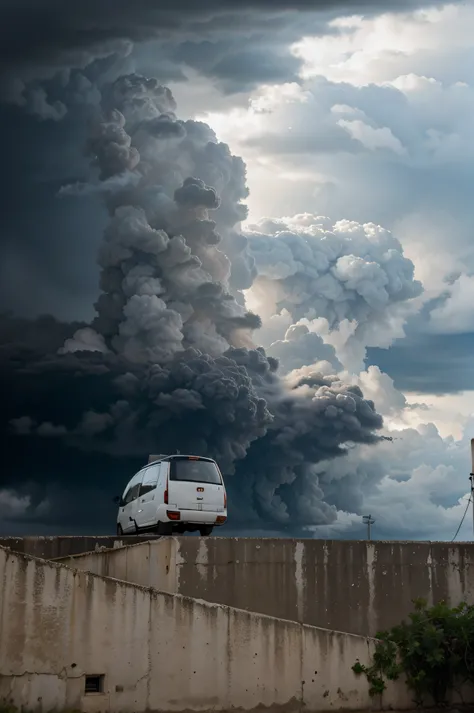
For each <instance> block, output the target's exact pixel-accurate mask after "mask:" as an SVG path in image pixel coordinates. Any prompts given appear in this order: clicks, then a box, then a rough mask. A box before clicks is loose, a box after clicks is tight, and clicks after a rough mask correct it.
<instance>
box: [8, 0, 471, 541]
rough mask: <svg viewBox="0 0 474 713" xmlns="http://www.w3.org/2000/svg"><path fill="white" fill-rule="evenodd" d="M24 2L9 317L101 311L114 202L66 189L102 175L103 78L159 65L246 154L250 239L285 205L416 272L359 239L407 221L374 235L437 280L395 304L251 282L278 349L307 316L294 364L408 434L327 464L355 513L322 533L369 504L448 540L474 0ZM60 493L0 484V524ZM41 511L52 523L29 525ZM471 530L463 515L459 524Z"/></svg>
mask: <svg viewBox="0 0 474 713" xmlns="http://www.w3.org/2000/svg"><path fill="white" fill-rule="evenodd" d="M243 4H244V5H245V6H246V7H245V8H244V7H243ZM8 5H9V3H7V6H8ZM10 5H11V7H10V8H8V7H7V8H5V7H4V8H3V9H2V10H1V11H0V13H4V18H3V20H4V21H3V22H2V30H1V43H2V52H1V54H0V70H1V75H0V96H1V102H2V103H1V105H0V128H1V131H0V140H1V142H2V156H3V158H4V161H5V164H6V166H7V175H8V180H7V182H6V187H5V189H4V191H3V192H2V201H3V206H2V217H3V227H2V243H1V247H0V301H1V304H0V309H1V311H2V312H4V311H10V312H12V313H13V315H15V316H19V317H22V318H27V319H28V320H34V319H35V318H37V317H38V315H41V314H51V315H53V316H54V317H56V318H57V319H59V320H62V321H66V322H72V321H76V320H77V321H86V322H88V321H90V320H91V319H93V317H94V314H95V312H94V306H93V305H94V301H95V300H96V299H97V296H98V289H99V288H98V280H99V268H98V266H97V263H96V255H97V250H98V246H99V244H100V240H101V235H102V232H103V230H104V226H105V224H106V221H107V215H106V213H105V211H104V210H103V207H102V205H101V203H100V200H99V198H98V197H97V195H96V194H94V193H93V192H91V195H88V196H86V197H84V198H82V199H81V200H80V201H78V200H77V196H74V195H62V196H59V197H58V191H59V190H60V189H61V187H64V186H66V185H71V184H76V183H77V182H81V181H87V180H88V172H89V163H88V160H87V158H86V157H85V156H84V152H83V146H84V143H85V141H86V138H87V135H88V131H89V122H90V117H91V115H92V114H93V112H94V111H95V110H96V109H97V107H98V104H99V102H100V98H101V90H102V88H103V87H104V85H105V84H106V83H107V82H110V81H113V80H114V79H116V78H117V77H118V76H120V75H121V74H124V73H130V72H138V73H143V74H146V75H148V76H155V77H157V79H158V80H159V81H160V82H161V83H163V84H166V86H168V87H169V88H170V89H171V91H172V93H173V95H174V98H175V100H176V103H177V109H176V114H177V115H178V117H179V118H180V119H182V120H186V119H196V120H198V121H202V122H205V123H206V124H208V125H209V126H210V127H211V128H212V129H213V130H214V132H215V134H216V136H217V139H218V140H219V141H223V142H225V143H226V144H228V146H229V148H230V150H231V152H232V153H233V154H234V155H236V156H240V157H242V159H243V160H244V162H245V164H246V171H247V173H246V180H247V186H248V189H249V195H248V197H247V198H246V201H245V202H246V203H247V205H248V208H249V214H248V218H247V219H246V220H245V222H244V223H243V225H242V229H243V230H244V232H246V233H247V234H248V235H250V237H251V245H255V246H256V248H255V249H257V248H259V246H260V245H262V244H263V243H262V240H263V238H261V239H260V238H258V236H259V235H260V234H265V236H268V235H270V236H272V235H274V234H275V230H274V229H273V228H269V227H268V226H269V225H270V223H271V221H270V219H271V220H272V221H275V219H279V220H280V223H279V225H280V228H281V227H282V226H283V227H282V229H283V230H284V231H287V232H291V233H292V234H293V235H297V236H298V235H300V236H301V235H304V234H305V231H306V232H307V231H308V230H313V231H314V230H316V228H312V227H311V226H321V225H323V226H324V227H323V228H321V229H324V230H325V231H327V232H331V235H332V234H334V233H336V234H337V235H339V234H341V235H348V234H349V233H351V235H352V234H354V235H356V234H357V236H358V237H357V241H359V242H358V244H360V245H361V246H362V247H360V252H359V253H354V254H356V255H357V256H358V258H360V259H364V260H366V263H370V264H371V265H374V264H375V263H376V262H380V266H379V265H377V267H378V269H379V272H380V269H386V273H387V275H388V278H387V279H388V280H391V279H393V280H401V278H400V275H401V274H402V273H401V272H400V270H402V268H399V271H398V272H397V271H396V268H395V267H389V262H388V261H389V258H388V257H387V255H388V253H387V252H384V257H383V258H380V259H379V257H378V253H377V251H376V249H375V248H374V252H373V254H372V253H371V252H370V251H369V249H368V248H366V247H364V245H365V243H364V242H363V237H361V236H363V235H365V234H368V233H370V234H372V233H373V231H374V230H375V226H373V227H370V226H369V227H365V228H364V227H361V226H366V224H376V226H382V227H383V228H384V229H386V231H389V233H390V234H391V236H393V237H390V238H387V237H384V236H385V232H383V233H380V235H381V237H380V238H378V240H379V241H384V240H385V241H386V245H387V246H389V245H392V243H391V242H390V241H391V240H392V239H393V240H395V241H398V242H394V243H393V246H392V247H391V248H389V247H387V250H388V249H391V250H393V251H395V252H397V258H396V259H397V261H398V260H399V257H398V253H403V255H404V257H405V258H408V260H410V261H411V262H412V263H413V266H414V276H413V277H411V276H408V277H407V278H406V279H407V285H413V284H414V283H413V280H415V281H419V282H420V283H421V285H422V288H421V287H420V289H418V287H416V288H412V287H411V286H410V290H411V292H410V294H408V293H406V294H405V293H404V294H405V297H404V298H403V300H401V298H400V300H399V301H398V302H396V300H395V298H394V300H393V302H392V297H391V293H390V290H388V288H387V290H388V292H389V296H388V297H387V304H386V305H385V304H384V305H383V306H382V307H381V306H380V303H379V302H377V300H379V298H378V297H376V298H375V303H371V302H370V299H368V298H367V295H366V294H365V293H364V299H366V301H367V302H368V304H369V306H370V309H367V310H366V311H364V313H363V314H362V313H358V312H354V313H353V314H352V313H351V314H350V315H349V314H348V315H347V319H345V320H344V319H342V318H341V320H340V321H339V322H338V323H337V324H336V323H335V322H334V321H333V322H331V316H330V315H331V314H332V312H330V311H324V310H322V307H321V302H319V301H316V297H314V296H313V297H312V298H311V299H313V298H314V300H315V301H314V305H313V307H314V309H313V311H312V312H311V313H310V312H308V311H306V312H304V313H303V312H302V311H301V309H302V308H301V309H299V308H300V307H301V305H300V304H299V303H298V309H299V311H298V310H297V309H296V307H295V309H294V311H293V312H291V309H290V312H291V314H288V312H284V313H283V314H280V315H278V316H276V317H272V314H274V313H275V312H277V311H278V309H277V305H278V304H281V303H282V298H281V295H282V294H283V293H284V295H285V299H286V300H287V302H285V304H286V305H288V304H290V303H291V304H292V305H293V304H294V303H293V302H291V300H292V299H293V297H294V291H293V293H291V290H290V288H289V287H288V286H287V284H286V283H285V279H284V277H282V276H281V275H280V274H278V275H277V276H275V275H276V271H277V268H278V264H277V262H274V263H272V264H270V262H268V263H267V262H265V264H263V262H262V263H261V265H260V266H259V270H260V272H259V275H261V276H262V278H261V279H263V278H264V279H265V280H267V281H268V282H267V283H265V285H266V287H268V285H269V284H270V283H271V284H272V285H273V286H275V290H278V291H279V292H278V294H279V298H278V299H280V302H278V299H277V298H275V302H274V303H273V302H272V309H270V306H269V302H266V303H265V304H263V302H262V299H263V298H262V290H261V287H262V285H261V284H260V283H259V281H258V280H257V281H256V282H255V283H254V286H253V287H252V288H251V289H250V290H248V291H247V292H246V293H245V295H246V299H247V302H248V305H249V306H250V307H252V308H253V307H255V308H256V309H257V310H258V311H259V312H260V313H261V315H262V319H263V327H262V330H261V339H260V343H261V344H262V345H263V346H264V347H265V348H267V349H268V350H269V352H271V349H272V348H273V349H276V352H275V355H277V356H279V357H280V358H282V359H283V356H284V354H290V347H287V346H286V345H285V344H284V345H283V346H281V345H278V346H277V347H272V348H271V347H270V345H271V344H273V343H274V342H275V341H279V342H281V341H285V339H284V336H285V331H286V329H287V328H288V327H290V325H291V324H294V323H295V322H298V321H299V322H300V323H304V324H306V326H307V327H308V329H309V331H310V332H311V333H314V334H317V335H319V337H320V340H319V342H320V343H321V344H322V343H323V342H324V344H323V346H322V347H321V344H320V346H315V345H316V341H315V340H313V341H312V342H311V343H310V342H309V341H308V339H307V338H306V337H305V346H304V348H305V349H306V350H309V351H306V352H305V355H304V356H300V355H301V354H302V349H303V346H302V342H301V341H300V342H298V344H299V346H298V357H297V359H296V361H295V358H296V357H295V354H296V352H295V349H297V348H296V347H293V346H292V347H291V349H292V351H291V357H292V360H290V361H288V365H289V366H288V368H287V369H286V371H290V370H291V369H293V368H295V367H303V366H309V365H310V364H311V363H313V362H316V361H318V360H328V361H331V358H332V368H333V370H334V369H337V370H338V371H339V374H340V376H341V378H343V379H344V380H345V381H346V382H347V383H351V384H357V385H358V386H360V387H361V388H362V391H363V393H364V395H365V396H366V398H369V399H372V400H373V401H374V403H375V406H376V408H377V410H378V412H379V413H380V414H381V415H382V416H383V417H384V433H385V434H386V435H389V436H392V437H393V440H392V441H384V442H382V443H380V444H378V445H375V446H374V445H367V446H365V445H364V446H359V447H357V448H354V449H352V450H351V451H350V454H349V455H348V456H347V457H345V458H338V459H335V460H331V461H327V462H325V461H323V462H320V463H318V464H317V466H316V471H315V476H317V478H318V479H319V483H320V485H321V487H322V489H323V491H324V493H325V495H326V497H327V500H328V502H330V504H331V506H332V507H335V508H336V509H337V511H338V516H337V520H336V522H334V523H332V524H329V525H324V526H320V527H317V528H316V527H315V528H311V529H310V531H309V532H313V531H314V533H315V536H336V537H350V536H354V537H359V536H361V534H362V532H363V530H361V524H360V523H361V515H362V514H363V513H369V512H370V513H371V514H372V515H373V517H375V518H376V525H375V527H374V536H378V537H380V538H396V539H411V538H414V539H451V538H452V537H453V535H454V534H455V532H456V530H457V527H458V524H459V522H460V520H461V517H462V515H463V513H464V510H465V508H466V504H467V497H468V491H469V482H468V475H469V472H470V466H471V464H470V447H469V441H470V438H471V436H473V437H474V407H473V406H472V403H473V402H472V392H473V390H474V366H473V364H474V362H473V358H472V352H473V348H474V246H473V242H472V235H473V230H474V218H473V211H472V208H471V203H472V197H471V193H472V185H473V182H474V161H473V159H474V143H473V141H472V139H473V133H474V129H473V121H472V119H473V115H474V61H473V60H474V48H473V46H472V34H473V32H474V4H472V3H471V2H466V3H452V4H443V3H439V2H438V3H429V2H415V1H413V2H409V1H408V0H405V2H403V3H395V2H392V3H387V2H382V1H381V0H380V1H379V2H377V1H376V0H373V1H371V2H369V1H365V2H363V1H362V0H360V2H358V1H357V0H352V2H350V1H349V0H345V1H343V0H341V1H340V2H334V1H333V2H320V3H314V2H304V1H301V2H300V3H295V2H292V3H285V2H283V0H280V1H279V2H271V3H270V2H264V1H263V0H248V1H246V2H245V3H238V4H232V3H231V2H225V3H222V2H220V3H217V2H213V1H212V0H208V1H207V2H205V3H204V7H202V4H200V5H199V7H200V12H199V13H195V12H194V10H193V8H194V7H195V6H194V3H187V2H186V1H185V0H181V1H180V2H175V3H174V4H173V5H174V10H173V12H166V13H165V14H163V13H162V12H161V10H160V8H159V7H158V8H156V7H155V4H154V3H152V2H151V0H150V2H146V1H145V0H144V1H143V2H138V3H133V8H134V11H133V13H131V14H130V13H127V12H126V10H125V9H124V12H123V13H122V14H121V13H120V11H117V12H115V11H114V17H111V15H110V13H109V12H108V11H107V10H106V8H107V7H109V5H108V4H107V3H105V2H94V3H89V2H82V3H78V4H77V5H76V6H75V8H76V9H74V11H73V12H71V13H69V12H68V13H67V15H66V13H65V12H64V15H62V14H61V11H60V9H59V7H56V3H54V2H45V1H43V2H40V3H38V5H37V9H36V10H35V12H34V13H33V12H32V10H31V9H30V8H29V7H28V5H27V4H26V3H21V2H17V3H10ZM123 5H124V7H125V6H127V5H128V3H123ZM188 5H189V7H188ZM297 6H298V8H297ZM129 7H132V4H130V5H129ZM395 10H397V12H394V11H395ZM160 13H161V14H160ZM53 18H54V19H53ZM164 18H165V19H164ZM1 20H2V17H1V14H0V21H1ZM45 28H46V29H45ZM299 214H309V216H306V218H304V217H301V216H299V217H297V218H295V217H294V216H298V215H299ZM318 216H324V217H325V219H327V220H326V221H325V222H324V221H323V222H322V219H320V218H318ZM341 221H349V222H346V223H342V222H341ZM351 221H352V223H350V222H351ZM272 225H273V224H272ZM351 225H352V227H351ZM308 226H309V227H308ZM317 229H318V230H319V228H317ZM364 230H365V233H364ZM377 230H378V229H377ZM272 231H273V232H272ZM351 231H352V232H351ZM387 235H388V234H387ZM252 236H257V237H252ZM265 239H266V240H267V238H265ZM252 240H253V242H252ZM258 240H260V242H259V243H258V242H257V241H258ZM354 240H356V238H354ZM364 240H365V238H364ZM361 241H362V242H361ZM267 242H268V240H267ZM266 244H267V243H265V245H266ZM398 245H400V246H401V247H400V248H398V247H397V246H398ZM259 249H260V248H259ZM265 249H266V248H265ZM392 256H393V255H392ZM266 259H267V258H266V257H264V258H262V261H264V260H266ZM268 259H269V261H271V259H273V258H271V257H269V258H268ZM394 260H395V258H394ZM396 264H397V265H398V264H399V263H398V262H397V263H396ZM400 264H401V263H400ZM257 265H258V260H257ZM390 265H392V263H390ZM393 265H395V262H394V263H393ZM397 270H398V268H397ZM403 270H405V268H403ZM378 274H379V273H374V277H373V278H370V279H371V280H373V283H374V284H375V281H376V280H377V279H379V278H378V277H377V275H378ZM403 274H404V275H405V273H403ZM406 274H408V273H406ZM350 279H353V280H355V279H356V277H355V276H354V275H353V274H351V275H349V276H343V277H341V280H342V281H345V282H344V284H346V285H348V284H349V280H350ZM364 279H365V278H364ZM384 284H386V283H384ZM416 284H418V283H416ZM265 285H264V286H265ZM272 289H273V287H272ZM291 289H293V288H291ZM357 289H359V288H357ZM407 289H408V288H407ZM359 293H360V294H361V295H362V292H360V290H359ZM268 294H269V293H268V292H267V293H266V298H265V299H267V298H268ZM315 294H316V293H315ZM380 294H381V293H380ZM384 294H385V293H384ZM305 299H306V297H305ZM318 299H320V297H319V293H318ZM397 299H398V298H397ZM288 300H289V302H288ZM270 301H271V300H270ZM382 301H383V298H382ZM310 306H311V305H310ZM307 307H308V303H307V302H305V308H307ZM328 310H329V308H328ZM280 311H281V310H280ZM308 315H309V316H308ZM351 320H354V321H352V322H351ZM5 329H6V328H5ZM5 334H7V336H6V337H4V338H3V342H2V343H3V344H5V343H7V341H8V339H10V337H9V336H8V334H9V332H8V330H7V331H6V332H5ZM286 341H288V339H287V340H286ZM326 345H329V346H330V347H331V350H330V352H324V355H323V352H322V351H318V350H321V349H323V348H324V347H325V346H326ZM285 349H286V352H284V351H282V350H285ZM311 349H315V350H316V351H318V353H316V351H314V352H311ZM277 352H278V354H277ZM328 354H332V355H333V357H328ZM298 359H300V361H299V362H298ZM282 363H283V365H284V363H285V362H284V359H283V362H282ZM290 377H291V374H290V376H289V377H288V378H290ZM38 378H40V377H38ZM354 474H357V477H354ZM31 480H33V481H34V475H32V476H31ZM119 489H120V488H119ZM33 500H34V508H33V510H34V512H32V503H33ZM50 506H51V503H49V502H48V495H47V494H44V493H43V494H42V496H41V498H40V499H39V502H38V497H36V499H35V498H34V496H33V495H31V494H30V493H29V492H28V489H25V488H24V487H23V486H22V488H19V487H16V486H15V479H14V477H13V478H12V477H11V478H9V480H8V484H7V483H6V482H5V483H4V485H3V487H2V485H1V483H0V519H1V520H3V525H1V524H0V531H11V532H20V531H24V530H25V528H28V527H33V529H34V527H36V528H37V529H38V528H43V531H44V532H49V531H51V528H53V529H54V527H55V526H54V524H51V523H52V522H53V521H51V522H49V520H48V518H51V517H52V516H50V515H48V512H50V510H48V508H50ZM25 513H26V514H25ZM31 519H33V522H36V523H37V524H36V525H33V526H30V525H28V524H25V523H28V522H30V521H31ZM53 520H54V518H53ZM7 521H8V522H7ZM56 529H57V528H56ZM275 531H278V528H276V529H275ZM272 532H273V530H272ZM307 532H308V531H307ZM471 537H472V523H471V518H470V517H466V520H465V523H464V525H463V527H462V528H461V531H460V533H459V535H458V539H462V538H464V539H470V538H471Z"/></svg>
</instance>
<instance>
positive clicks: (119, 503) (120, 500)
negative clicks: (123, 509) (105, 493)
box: [112, 495, 122, 505]
mask: <svg viewBox="0 0 474 713" xmlns="http://www.w3.org/2000/svg"><path fill="white" fill-rule="evenodd" d="M112 502H114V503H115V504H116V505H121V504H122V498H121V497H120V495H116V496H115V497H114V498H112Z"/></svg>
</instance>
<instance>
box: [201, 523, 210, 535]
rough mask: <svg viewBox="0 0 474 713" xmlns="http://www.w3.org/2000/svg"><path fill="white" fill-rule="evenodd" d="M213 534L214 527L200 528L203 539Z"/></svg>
mask: <svg viewBox="0 0 474 713" xmlns="http://www.w3.org/2000/svg"><path fill="white" fill-rule="evenodd" d="M211 533H212V525H206V526H205V527H200V528H199V534H200V535H201V537H208V536H209V535H210V534H211Z"/></svg>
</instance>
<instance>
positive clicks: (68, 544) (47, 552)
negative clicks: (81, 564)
mask: <svg viewBox="0 0 474 713" xmlns="http://www.w3.org/2000/svg"><path fill="white" fill-rule="evenodd" d="M149 539H150V535H141V536H130V537H129V536H127V537H121V538H120V537H112V536H110V537H105V536H102V535H101V536H98V537H93V536H89V537H79V536H62V535H60V536H56V535H55V536H52V537H0V547H8V549H10V550H13V552H21V553H22V554H25V555H31V556H32V557H41V558H42V559H47V560H52V559H56V558H57V557H67V556H69V555H77V554H81V553H82V552H91V551H93V550H97V549H100V548H102V547H121V546H122V545H130V544H132V545H133V544H135V543H137V542H146V541H147V540H149Z"/></svg>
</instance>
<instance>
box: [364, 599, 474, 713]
mask: <svg viewBox="0 0 474 713" xmlns="http://www.w3.org/2000/svg"><path fill="white" fill-rule="evenodd" d="M413 603H414V608H415V610H414V612H413V613H411V614H410V615H409V621H408V622H402V623H401V624H399V625H398V626H394V627H393V628H392V629H390V630H389V631H381V632H379V633H378V634H376V638H377V639H378V641H377V643H376V645H375V651H374V654H373V657H372V662H371V663H370V665H369V666H365V665H363V664H361V663H360V662H359V661H357V662H356V663H355V664H354V666H353V667H352V670H353V671H354V673H355V674H356V675H358V676H360V675H365V676H366V678H367V681H368V682H369V685H370V688H369V692H370V695H371V696H376V695H381V694H382V693H383V691H384V690H385V688H386V681H395V680H397V679H398V678H399V677H400V676H401V675H404V676H405V680H406V684H407V686H408V688H409V689H410V690H412V691H413V693H414V699H415V703H416V705H423V702H424V700H425V698H426V696H429V697H431V699H432V700H433V701H434V702H435V704H437V705H439V704H442V703H445V702H446V697H447V694H448V691H452V690H455V691H457V692H458V693H459V694H460V695H461V699H462V693H461V689H462V687H463V685H464V684H466V683H468V682H469V683H474V606H472V605H468V604H466V603H465V602H462V603H461V604H459V606H457V607H449V606H447V604H446V603H445V602H444V601H441V602H439V603H438V604H435V605H434V606H432V607H428V605H427V602H426V601H425V600H424V599H416V600H414V602H413Z"/></svg>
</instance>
